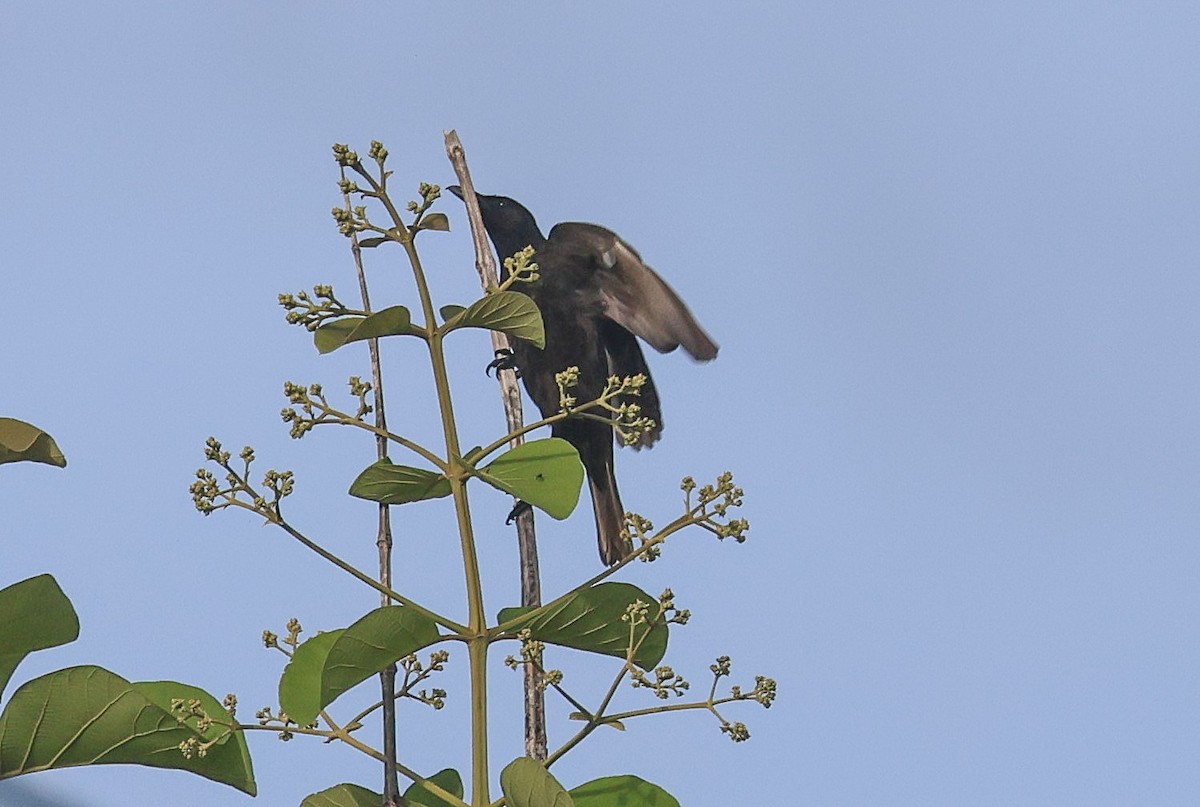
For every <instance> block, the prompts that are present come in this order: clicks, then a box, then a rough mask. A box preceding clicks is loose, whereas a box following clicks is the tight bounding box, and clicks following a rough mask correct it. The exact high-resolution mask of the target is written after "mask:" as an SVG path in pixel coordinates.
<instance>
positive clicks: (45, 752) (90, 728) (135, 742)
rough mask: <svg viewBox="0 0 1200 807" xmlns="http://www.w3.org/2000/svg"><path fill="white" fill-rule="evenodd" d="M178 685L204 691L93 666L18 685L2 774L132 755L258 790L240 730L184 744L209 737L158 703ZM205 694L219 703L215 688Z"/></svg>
mask: <svg viewBox="0 0 1200 807" xmlns="http://www.w3.org/2000/svg"><path fill="white" fill-rule="evenodd" d="M171 688H174V690H175V691H177V692H178V693H179V695H178V697H183V698H189V697H194V696H195V693H198V692H200V690H197V689H195V688H194V687H189V686H186V685H184V684H171V683H170V682H155V683H152V684H131V683H130V682H128V681H126V680H125V679H124V678H122V677H120V676H119V675H116V674H114V673H111V672H109V671H108V670H105V669H103V668H101V667H93V666H87V667H70V668H68V669H65V670H59V671H58V672H53V673H49V674H48V675H43V676H42V677H40V678H35V679H34V680H32V681H30V682H28V683H26V684H25V685H24V686H22V687H21V688H20V689H18V690H17V691H16V692H14V693H13V696H12V698H11V699H10V700H9V701H8V703H7V705H6V706H5V708H4V712H3V714H0V779H5V778H8V777H11V776H18V775H20V774H25V773H32V772H34V771H42V770H50V769H55V768H69V767H75V766H79V765H110V764H116V763H128V764H134V765H148V766H151V767H155V768H172V769H175V770H182V771H189V772H191V773H194V774H197V775H199V776H203V777H204V778H206V779H211V780H212V781H214V782H221V783H223V784H227V785H229V786H231V787H235V788H237V789H238V790H241V791H242V792H244V793H249V794H250V795H252V796H253V795H255V793H256V787H255V784H254V772H253V770H252V768H251V764H250V754H249V750H248V749H247V747H246V740H245V737H244V736H243V735H242V734H241V733H240V732H235V733H233V734H231V735H229V736H228V738H227V739H226V740H224V741H223V742H219V743H215V744H214V745H212V746H210V747H209V748H208V752H207V753H206V754H205V756H203V757H201V756H198V755H196V756H192V757H191V758H190V759H189V758H187V757H184V755H183V754H182V753H181V752H180V750H179V744H180V743H182V742H184V741H186V740H195V741H203V738H201V737H200V735H198V734H196V732H195V731H193V730H192V729H191V728H189V727H188V726H186V725H184V724H182V723H180V722H179V721H178V720H176V719H175V715H173V714H171V713H170V712H169V711H166V710H164V709H162V708H161V707H160V706H159V705H158V704H157V702H156V701H157V700H158V699H159V698H161V697H162V695H163V693H165V692H166V691H167V690H168V689H171ZM147 692H149V693H152V694H153V695H154V698H153V699H152V698H150V697H147V694H146V693H147ZM201 700H202V702H203V703H205V704H212V703H215V700H214V699H213V698H212V697H211V696H208V695H205V696H204V697H203V698H202V699H201ZM206 708H208V707H206ZM217 708H218V710H219V713H218V714H216V715H214V716H215V717H216V718H218V719H220V718H221V715H223V714H224V710H220V709H219V706H218V707H217ZM218 731H219V729H218Z"/></svg>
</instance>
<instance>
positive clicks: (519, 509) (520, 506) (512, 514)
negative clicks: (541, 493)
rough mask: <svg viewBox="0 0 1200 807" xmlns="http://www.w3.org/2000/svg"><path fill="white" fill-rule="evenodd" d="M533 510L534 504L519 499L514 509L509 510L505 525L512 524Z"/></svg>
mask: <svg viewBox="0 0 1200 807" xmlns="http://www.w3.org/2000/svg"><path fill="white" fill-rule="evenodd" d="M531 510H533V506H532V505H531V504H529V502H522V501H518V502H517V503H516V504H514V505H513V509H512V510H509V511H508V518H506V519H504V523H505V525H509V524H512V523H513V522H514V521H516V520H517V519H518V518H520V517H521V516H522V515H523V514H525V513H528V512H530V511H531Z"/></svg>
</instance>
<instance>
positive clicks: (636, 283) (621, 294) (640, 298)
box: [549, 222, 717, 361]
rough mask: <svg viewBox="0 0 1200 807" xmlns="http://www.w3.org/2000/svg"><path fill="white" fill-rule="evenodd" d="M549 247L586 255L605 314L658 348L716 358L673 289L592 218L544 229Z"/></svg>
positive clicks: (713, 347) (703, 358) (714, 346)
mask: <svg viewBox="0 0 1200 807" xmlns="http://www.w3.org/2000/svg"><path fill="white" fill-rule="evenodd" d="M549 240H550V242H551V243H552V244H554V245H555V247H558V248H563V249H568V250H569V251H570V252H572V253H577V254H581V255H583V256H586V257H588V258H589V259H590V261H591V263H592V265H593V266H594V267H595V283H596V288H597V291H598V293H599V295H600V301H601V304H602V305H603V306H604V311H605V314H606V315H607V316H608V318H609V319H611V320H613V321H614V322H616V323H617V324H619V325H622V326H624V327H625V328H626V329H628V330H629V331H631V332H632V333H634V334H637V335H638V336H640V337H641V338H642V339H645V340H646V341H647V342H648V343H649V344H650V345H651V347H653V348H654V349H655V350H657V351H658V352H660V353H669V352H671V351H672V350H674V349H675V348H677V347H679V346H680V345H683V347H684V349H685V350H686V351H687V352H688V353H690V354H691V356H692V358H694V359H698V360H699V361H708V360H710V359H713V358H716V355H717V343H716V342H714V341H713V340H712V339H711V338H710V337H709V335H708V334H707V333H705V332H704V329H703V328H701V327H700V325H699V323H697V322H696V318H695V317H693V316H692V312H691V311H689V310H688V307H687V306H686V305H684V302H683V300H681V299H679V295H678V294H676V293H675V291H674V290H673V289H672V288H671V287H670V286H668V285H667V283H666V281H664V280H663V279H662V278H661V277H659V276H658V274H657V273H656V272H655V271H654V270H653V269H651V268H650V267H649V266H647V265H646V264H645V262H643V261H642V256H641V255H638V253H637V250H635V249H634V248H633V247H631V246H629V244H627V243H625V242H624V241H623V240H621V238H620V237H619V236H618V235H617V234H616V233H614V232H613V231H611V230H607V229H605V228H604V227H601V226H599V225H596V224H584V223H581V222H564V223H562V224H558V225H555V227H554V229H553V230H551V231H550V238H549Z"/></svg>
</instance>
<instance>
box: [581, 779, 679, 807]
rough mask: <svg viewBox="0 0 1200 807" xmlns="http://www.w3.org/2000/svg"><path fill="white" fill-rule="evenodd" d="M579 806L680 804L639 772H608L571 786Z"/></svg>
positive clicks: (657, 806)
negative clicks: (608, 773)
mask: <svg viewBox="0 0 1200 807" xmlns="http://www.w3.org/2000/svg"><path fill="white" fill-rule="evenodd" d="M571 798H572V799H574V801H575V807H679V802H678V801H677V800H676V799H675V797H674V796H672V795H671V794H670V793H668V792H667V791H665V790H663V789H662V788H661V787H659V786H658V785H655V784H651V783H650V782H647V781H646V780H645V779H639V778H638V777H636V776H605V777H604V778H603V779H593V780H592V781H590V782H585V783H584V784H582V785H580V786H579V787H577V788H574V789H572V790H571Z"/></svg>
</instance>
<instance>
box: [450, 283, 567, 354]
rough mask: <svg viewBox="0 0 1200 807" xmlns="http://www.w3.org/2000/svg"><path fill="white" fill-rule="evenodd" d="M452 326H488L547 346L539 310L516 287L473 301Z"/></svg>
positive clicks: (540, 345) (493, 329) (541, 345)
mask: <svg viewBox="0 0 1200 807" xmlns="http://www.w3.org/2000/svg"><path fill="white" fill-rule="evenodd" d="M454 327H455V328H487V329H489V330H492V331H503V332H504V333H506V334H508V335H509V336H517V337H520V338H521V339H525V340H528V341H530V342H532V343H533V344H535V345H537V346H538V347H545V346H546V328H545V326H544V325H543V324H542V313H541V312H540V311H538V307H537V305H536V304H535V303H534V302H533V300H531V299H530V298H529V296H528V295H525V294H521V292H519V291H497V292H494V293H492V294H489V295H488V296H486V297H484V298H483V299H482V300H477V301H476V302H474V303H472V304H471V306H470V307H469V308H467V310H466V311H463V312H462V317H461V318H460V319H459V320H458V321H457V322H455V323H454Z"/></svg>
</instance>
